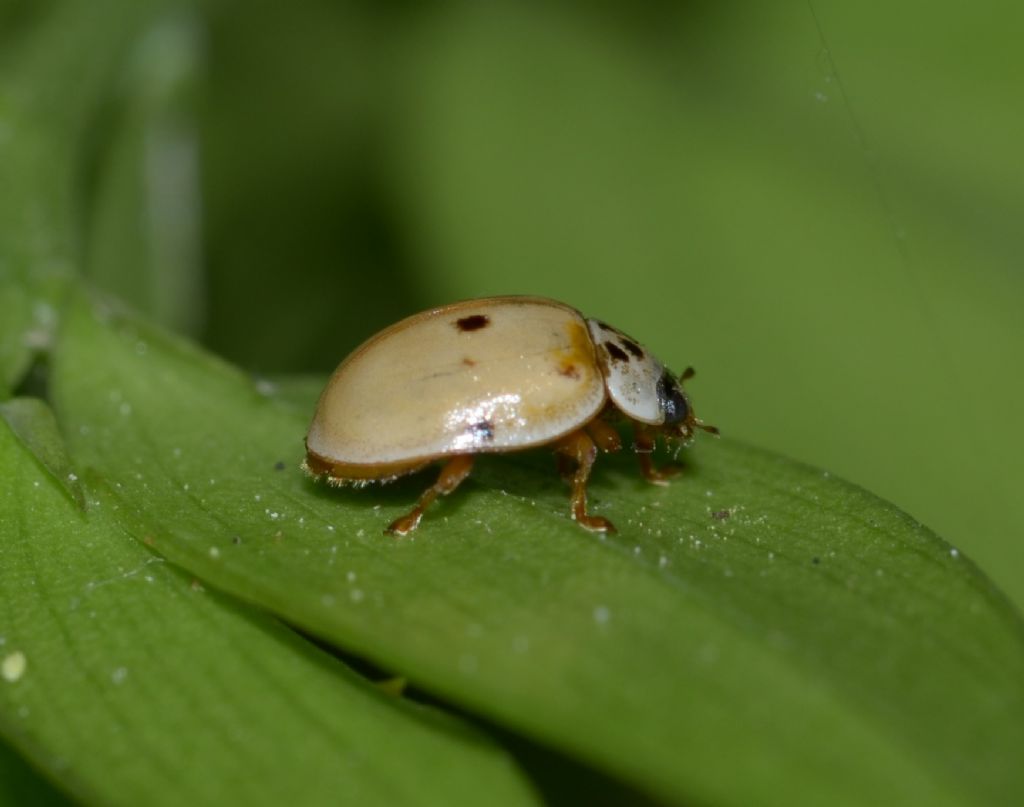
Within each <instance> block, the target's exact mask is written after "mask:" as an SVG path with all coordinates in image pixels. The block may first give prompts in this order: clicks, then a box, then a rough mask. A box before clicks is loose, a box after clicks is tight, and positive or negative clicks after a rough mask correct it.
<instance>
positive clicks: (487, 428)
mask: <svg viewBox="0 0 1024 807" xmlns="http://www.w3.org/2000/svg"><path fill="white" fill-rule="evenodd" d="M468 431H469V432H470V434H472V435H473V436H474V437H476V438H477V439H478V440H493V439H494V424H493V423H492V422H491V421H489V420H478V421H477V422H476V423H472V424H470V426H469V429H468Z"/></svg>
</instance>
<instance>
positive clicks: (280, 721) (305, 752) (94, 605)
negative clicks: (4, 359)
mask: <svg viewBox="0 0 1024 807" xmlns="http://www.w3.org/2000/svg"><path fill="white" fill-rule="evenodd" d="M26 408H27V407H26ZM8 411H9V409H6V408H5V414H6V412H8ZM28 420H29V419H27V418H23V419H22V424H21V428H22V430H24V428H25V427H26V424H27V422H28ZM36 423H38V424H41V425H40V426H39V428H40V429H42V430H43V431H45V430H46V429H47V426H46V421H45V419H43V418H37V419H36ZM28 442H29V443H32V444H44V445H47V446H49V447H50V448H51V449H52V447H53V443H52V441H51V440H50V436H49V435H46V434H44V435H42V437H40V438H37V439H34V440H30V441H28ZM111 500H112V497H107V499H105V500H101V499H99V498H96V497H95V496H93V497H92V498H91V501H90V502H89V505H90V506H89V510H88V512H83V511H82V510H81V509H80V508H78V507H77V506H76V505H75V504H74V503H73V502H72V501H71V500H70V499H69V498H68V497H67V496H66V495H65V491H64V489H63V488H62V486H61V485H60V484H58V483H57V482H56V481H55V479H54V478H53V477H52V476H51V475H49V474H48V473H46V472H45V471H44V470H43V468H42V467H40V465H39V464H38V462H37V461H36V459H35V458H34V457H33V456H32V455H31V454H30V453H29V452H28V450H27V449H26V448H25V446H24V444H23V443H21V442H19V441H18V440H17V439H16V438H15V436H14V434H13V432H12V431H11V430H10V429H9V428H8V427H7V426H6V424H4V423H0V523H2V524H3V525H4V530H3V536H2V543H0V672H2V677H0V736H3V737H4V738H6V739H7V741H8V742H10V743H11V744H12V745H13V746H14V747H16V748H17V749H18V750H19V751H20V752H21V753H22V754H24V755H25V756H26V757H28V758H30V759H31V760H32V761H33V763H34V764H35V765H36V766H37V767H38V768H39V769H41V770H43V771H45V772H46V773H47V775H48V776H50V777H51V778H52V779H53V780H54V781H55V782H56V783H58V784H59V785H60V787H61V788H62V789H64V790H66V791H67V792H69V793H70V794H71V795H73V796H74V797H75V798H77V799H81V800H83V801H85V802H87V803H102V804H124V805H137V804H143V803H145V804H168V805H180V804H224V803H226V802H231V803H234V802H238V803H242V802H244V803H246V804H268V805H269V804H281V803H282V802H286V801H288V802H291V801H294V802H296V803H300V804H336V803H354V804H467V805H469V804H477V803H479V802H478V801H477V799H476V797H475V795H474V794H476V793H480V792H487V793H488V794H489V799H493V800H494V801H495V802H497V803H508V804H524V803H534V799H533V797H532V794H531V790H530V786H529V785H528V784H527V783H526V781H525V780H524V778H523V777H522V775H521V774H520V773H519V772H518V771H517V770H516V768H515V766H514V765H513V763H512V762H511V760H510V758H509V755H508V754H507V753H505V752H504V751H503V750H501V749H500V748H498V747H496V746H495V744H494V743H493V742H491V741H490V740H489V739H488V738H486V737H485V736H483V735H482V734H480V733H479V732H477V731H475V730H472V729H470V728H468V727H467V726H466V725H465V724H463V723H462V722H460V721H457V720H454V719H451V718H449V717H448V716H446V715H442V714H439V713H437V712H436V711H435V710H433V709H428V708H425V707H421V706H415V705H412V704H410V703H408V702H407V701H404V700H402V699H399V698H394V697H389V696H387V695H385V694H383V693H382V692H381V691H379V690H378V689H376V688H375V687H374V686H372V685H371V684H369V683H367V682H366V681H364V680H363V679H361V678H359V677H358V676H356V675H355V674H354V673H353V672H351V671H350V670H349V669H348V668H347V667H345V666H344V665H342V664H340V663H339V662H337V661H336V660H334V659H333V658H331V657H329V656H328V655H326V654H325V653H323V652H322V651H321V650H319V649H317V648H315V647H314V646H313V645H311V644H310V643H308V642H307V641H305V640H303V639H301V638H298V637H297V636H296V635H295V634H294V633H293V632H292V631H289V630H287V629H285V628H283V627H282V626H281V625H280V624H279V623H277V622H276V621H275V620H273V619H270V618H268V617H267V616H266V615H263V614H260V613H257V612H255V611H253V610H252V609H249V608H247V607H244V606H241V605H239V604H238V603H237V602H236V601H234V600H232V599H230V598H228V597H225V596H223V595H221V594H218V593H216V592H214V591H212V590H207V589H205V588H204V586H202V585H200V584H199V583H198V582H197V581H195V580H194V579H193V578H192V577H191V576H190V575H188V574H185V573H183V572H181V571H180V570H177V569H175V568H173V567H172V566H171V565H170V564H168V563H167V562H165V560H164V559H163V558H162V557H160V556H158V555H155V554H153V553H152V552H150V551H149V550H147V549H146V548H145V547H144V546H143V545H142V544H141V543H138V542H136V541H134V540H132V539H131V538H130V537H128V535H127V534H125V533H124V532H123V531H122V529H121V528H120V527H118V526H117V524H116V519H115V513H114V512H113V511H114V509H116V506H111V504H110V502H111ZM121 520H123V521H125V523H131V522H130V520H127V519H124V518H123V517H122V519H121ZM135 526H136V527H137V525H135ZM26 786H27V785H26Z"/></svg>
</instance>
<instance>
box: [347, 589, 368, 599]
mask: <svg viewBox="0 0 1024 807" xmlns="http://www.w3.org/2000/svg"><path fill="white" fill-rule="evenodd" d="M364 596H365V595H364V594H363V590H362V589H361V588H354V589H352V590H351V591H350V592H349V593H348V597H349V599H350V600H352V602H362V601H363V597H364Z"/></svg>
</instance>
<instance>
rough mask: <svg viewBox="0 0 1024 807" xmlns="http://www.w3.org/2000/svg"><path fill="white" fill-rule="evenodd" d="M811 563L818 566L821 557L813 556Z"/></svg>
mask: <svg viewBox="0 0 1024 807" xmlns="http://www.w3.org/2000/svg"><path fill="white" fill-rule="evenodd" d="M811 563H813V564H814V565H815V566H817V565H818V564H819V563H821V558H811Z"/></svg>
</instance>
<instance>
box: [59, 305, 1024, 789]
mask: <svg viewBox="0 0 1024 807" xmlns="http://www.w3.org/2000/svg"><path fill="white" fill-rule="evenodd" d="M58 355H59V360H58V363H57V367H56V372H55V384H56V399H57V403H58V404H59V412H60V415H61V418H62V422H63V423H64V425H65V428H66V429H67V430H68V433H69V434H70V435H71V436H72V438H73V444H74V448H75V453H76V456H77V458H78V459H79V461H81V462H83V463H89V464H91V465H94V466H96V467H97V468H99V469H101V470H102V472H103V473H104V474H106V475H108V476H109V478H111V479H112V480H116V483H117V495H118V497H119V499H120V501H121V502H122V503H123V506H124V507H125V508H126V509H128V510H131V511H133V513H136V514H138V517H139V518H141V519H143V520H144V521H145V522H146V523H147V530H146V532H145V537H146V539H147V540H150V541H152V543H153V544H154V546H155V548H156V550H157V551H158V552H160V553H162V554H164V555H165V556H166V557H168V558H170V559H172V560H173V561H174V562H176V563H178V564H180V565H182V566H183V567H185V568H187V569H189V570H190V571H191V572H192V573H194V574H196V575H197V576H199V577H201V578H203V579H204V580H208V581H210V582H211V583H214V584H216V585H217V586H219V587H222V588H223V589H225V590H227V591H230V592H232V593H233V594H235V595H237V596H239V597H241V598H243V599H246V600H249V601H252V602H256V603H259V604H260V605H262V606H264V607H266V608H268V609H270V610H272V611H274V612H276V613H278V614H281V615H282V616H283V617H285V618H286V619H287V620H289V621H291V622H294V623H295V624H297V625H300V626H302V627H303V628H304V629H307V630H309V631H311V632H313V633H316V634H318V635H320V636H322V637H325V638H327V639H329V640H330V641H332V642H334V643H336V644H338V645H340V646H341V647H343V648H345V649H346V650H348V651H350V652H353V653H356V654H359V655H362V656H365V657H366V658H368V659H371V660H373V661H374V662H375V663H377V664H379V665H381V666H383V667H385V668H387V669H391V670H393V671H395V672H396V673H399V674H401V675H403V676H406V677H407V678H408V679H409V680H410V681H411V682H413V683H414V684H416V685H418V686H420V687H422V688H424V689H426V690H429V691H431V692H433V693H435V694H436V695H438V696H440V697H443V698H446V699H450V700H451V701H452V702H454V703H458V704H459V705H461V706H462V707H463V708H466V709H470V710H473V711H476V712H478V713H480V714H482V715H485V716H486V717H488V718H489V719H492V720H495V721H498V722H500V723H502V724H504V725H506V726H509V727H511V728H513V729H515V730H517V731H520V732H523V733H524V734H526V735H528V736H531V737H533V738H535V739H539V740H541V741H543V742H545V743H549V744H551V745H553V746H556V747H557V748H559V749H561V750H563V751H566V752H568V753H570V754H572V755H574V756H576V757H577V758H580V759H582V760H585V761H586V762H588V763H589V764H591V765H594V766H596V767H599V768H601V769H602V770H605V771H607V772H610V773H612V774H613V775H615V776H618V777H622V778H623V779H625V780H627V781H629V782H631V783H632V784H634V785H635V786H638V787H640V788H642V789H645V790H647V791H648V792H650V793H652V794H655V795H656V796H659V797H661V798H664V799H667V800H672V801H681V802H682V801H685V802H692V801H697V802H709V803H716V804H748V803H751V802H757V803H761V804H797V803H807V804H812V803H819V804H820V803H823V802H825V801H828V803H832V804H864V803H869V802H872V801H887V802H889V803H895V802H899V803H911V802H922V803H923V802H927V803H930V804H992V803H1000V802H1003V803H1005V802H1008V801H1009V800H1011V799H1013V798H1015V797H1017V796H1019V795H1020V794H1022V793H1024V788H1022V776H1024V773H1022V768H1021V766H1020V765H1019V761H1020V749H1021V748H1022V747H1024V693H1022V683H1021V682H1022V681H1024V640H1022V637H1024V631H1022V628H1021V621H1020V618H1019V615H1018V614H1017V613H1016V612H1015V611H1014V610H1013V609H1012V608H1011V607H1010V606H1008V604H1007V603H1006V601H1005V600H1004V598H1003V597H1002V596H1001V595H1000V594H999V592H998V591H996V590H995V589H994V588H993V587H992V586H991V584H990V583H989V582H988V581H987V580H986V579H985V578H984V577H983V576H982V575H981V574H980V573H978V571H977V570H976V569H975V568H974V566H973V565H972V564H971V563H970V562H969V561H968V560H967V559H965V558H964V557H962V556H960V555H959V554H958V553H957V552H956V550H954V549H952V548H951V547H949V546H948V545H947V544H945V543H943V542H942V541H941V540H939V539H938V538H936V537H935V536H934V535H933V534H932V533H930V532H929V531H928V530H926V529H925V528H923V527H922V526H921V525H919V524H917V523H915V522H913V521H912V520H911V519H909V518H908V517H907V516H905V515H904V514H902V513H900V512H899V511H897V510H896V509H895V508H893V507H891V506H890V505H887V504H886V503H884V502H882V501H880V500H878V499H876V498H875V497H873V496H871V495H869V494H867V493H866V492H864V491H862V490H860V489H858V488H855V487H853V486H850V485H848V484H846V483H844V482H842V481H840V480H837V479H834V478H831V477H830V476H829V475H828V474H827V473H822V472H820V471H816V470H813V469H810V468H807V467H804V466H800V465H796V464H794V463H792V462H789V461H786V460H784V459H781V458H779V457H777V456H773V455H769V454H766V453H763V452H761V451H758V450H755V449H752V448H750V447H747V446H744V445H740V444H737V443H733V442H730V441H728V440H722V441H721V442H716V443H712V442H710V441H706V440H705V441H701V442H700V445H699V446H698V447H697V448H696V449H694V450H692V451H687V452H686V454H685V459H686V461H687V466H688V467H687V469H686V473H685V474H684V475H683V476H682V477H681V478H680V479H678V480H677V481H676V482H675V483H674V484H673V485H672V486H671V487H670V488H667V489H662V488H655V487H651V486H647V485H646V484H643V483H642V482H640V481H639V480H638V478H637V475H636V473H635V472H634V469H633V466H632V463H631V462H630V461H629V458H628V457H617V458H603V459H602V460H601V461H600V463H599V465H598V470H597V473H596V475H595V480H594V484H593V486H592V493H593V501H594V502H595V506H596V510H597V512H600V513H602V514H605V515H607V516H609V517H611V518H613V519H614V521H615V522H616V523H617V524H618V526H619V528H620V532H619V534H618V535H616V536H613V537H609V538H607V539H602V538H599V537H595V536H594V535H591V534H587V533H585V532H583V531H582V530H580V529H579V528H578V527H576V526H575V525H574V524H573V523H572V522H571V521H570V520H569V519H568V518H567V517H566V511H567V502H566V492H565V490H564V489H563V487H562V485H561V483H560V482H559V480H558V477H557V475H556V474H555V473H554V471H553V469H552V468H551V467H550V461H549V460H548V459H546V458H545V457H544V456H543V452H540V453H536V454H534V455H527V456H524V457H516V456H504V457H493V458H489V459H488V460H487V461H485V462H482V463H480V466H481V467H480V468H479V472H478V473H476V474H475V475H474V477H473V479H472V480H471V481H470V482H469V483H468V484H466V485H464V487H463V488H462V489H460V491H459V492H458V493H457V494H455V495H454V496H453V497H452V498H451V500H449V501H445V502H442V503H441V504H440V505H439V506H436V507H435V508H434V509H432V510H431V511H430V512H429V514H428V516H427V518H426V519H425V521H424V524H423V526H422V527H421V529H420V530H419V531H418V532H417V533H416V534H415V537H414V538H412V539H411V540H395V539H394V538H391V537H388V536H385V535H382V534H381V529H382V527H383V526H384V525H385V524H387V523H388V521H389V520H390V519H391V518H393V517H394V516H396V515H398V514H399V513H401V512H402V511H403V510H404V509H406V508H407V507H408V506H409V505H410V503H411V502H412V501H413V500H414V498H415V496H416V495H417V494H418V492H419V490H420V489H421V488H422V487H423V486H424V485H426V484H427V483H428V482H427V480H425V479H424V478H422V476H420V477H414V478H413V479H411V480H408V481H405V482H401V483H398V484H396V485H394V486H391V487H388V488H372V489H366V490H362V491H352V490H340V491H338V490H328V489H326V488H324V487H322V486H317V485H315V484H313V483H312V482H311V481H309V480H308V479H306V478H304V477H303V476H302V474H301V473H300V472H299V471H298V465H299V461H300V459H301V457H302V438H303V435H304V431H305V427H306V425H307V418H308V413H307V412H299V411H297V410H296V408H295V406H294V403H291V404H285V403H282V402H279V401H277V400H275V399H274V398H273V396H272V395H271V396H269V397H268V396H266V395H261V393H260V392H259V391H258V390H257V388H256V387H255V386H254V385H253V384H251V383H250V382H249V381H248V380H247V379H246V378H245V377H244V376H242V375H241V374H239V373H238V372H236V371H234V370H232V369H231V368H229V367H227V366H225V365H223V364H222V363H220V362H218V361H216V360H214V359H212V358H210V357H208V356H206V355H204V354H202V353H200V352H198V351H195V350H194V349H192V348H190V347H188V346H187V345H185V344H182V343H180V342H177V341H173V340H170V339H168V338H165V337H163V336H161V335H160V334H159V333H157V332H155V331H150V330H147V329H144V328H142V327H141V326H139V325H138V324H137V323H134V322H132V321H130V320H125V319H123V318H121V317H120V316H119V315H117V314H116V313H114V312H113V311H112V310H110V309H109V308H108V307H105V306H103V305H101V304H99V305H91V304H88V303H86V302H84V301H80V302H79V304H78V305H77V307H76V310H75V311H74V312H73V313H72V314H71V315H70V321H69V323H68V325H67V328H66V330H65V332H64V335H63V340H62V343H61V350H60V352H59V354H58ZM264 391H266V390H264Z"/></svg>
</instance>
